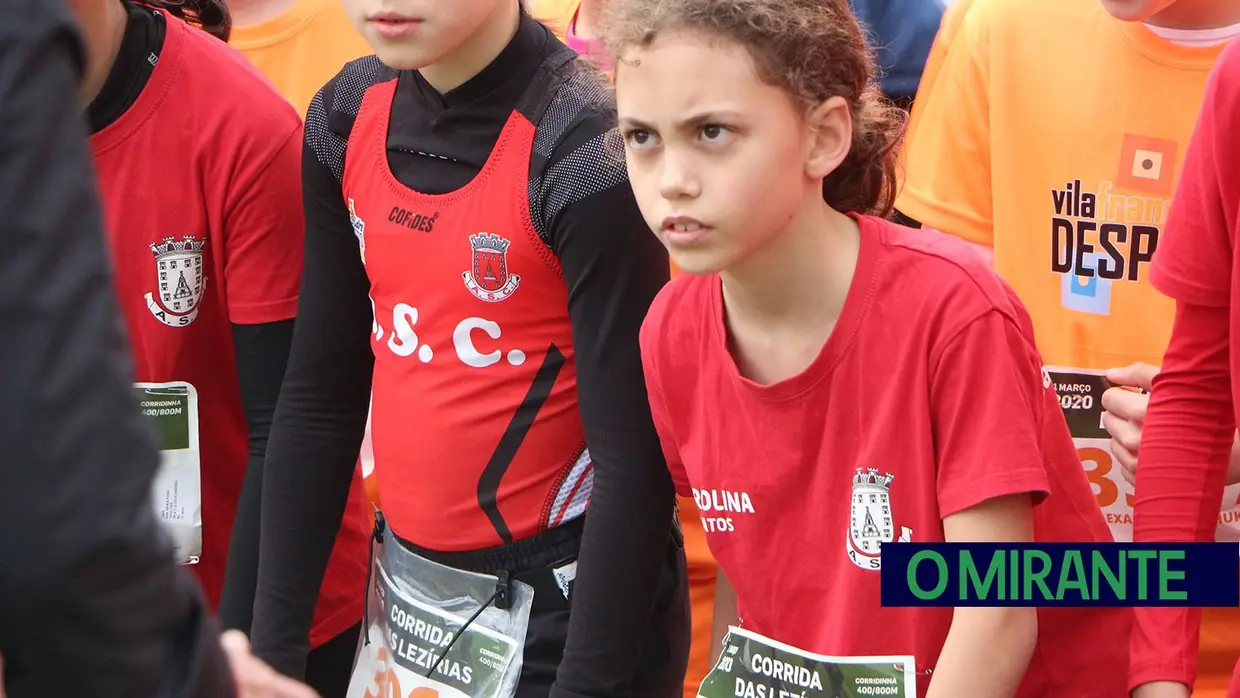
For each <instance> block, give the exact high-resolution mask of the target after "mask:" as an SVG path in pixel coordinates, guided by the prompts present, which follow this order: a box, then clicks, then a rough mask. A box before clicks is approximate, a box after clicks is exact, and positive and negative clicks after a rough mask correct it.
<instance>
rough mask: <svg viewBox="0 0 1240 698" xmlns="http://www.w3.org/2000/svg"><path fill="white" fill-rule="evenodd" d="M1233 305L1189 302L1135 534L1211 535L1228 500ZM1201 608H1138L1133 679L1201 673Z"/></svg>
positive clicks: (1156, 424)
mask: <svg viewBox="0 0 1240 698" xmlns="http://www.w3.org/2000/svg"><path fill="white" fill-rule="evenodd" d="M1228 327H1229V323H1228V310H1227V309H1226V308H1211V307H1205V306H1193V305H1186V304H1184V303H1180V304H1178V306H1177V309H1176V317H1175V324H1174V325H1173V327H1172V330H1171V343H1170V345H1169V346H1168V347H1167V353H1166V356H1165V357H1164V358H1163V367H1162V372H1161V373H1160V374H1158V376H1157V377H1156V378H1155V379H1154V389H1153V390H1152V391H1151V393H1150V405H1149V411H1148V413H1147V414H1146V421H1145V425H1144V427H1143V429H1142V434H1141V452H1140V455H1139V463H1138V466H1139V467H1138V468H1137V484H1136V501H1135V505H1134V506H1135V512H1136V513H1135V514H1134V518H1133V539H1134V540H1135V541H1137V542H1147V541H1151V542H1156V541H1168V542H1173V541H1209V540H1212V539H1213V537H1214V530H1215V522H1216V520H1217V518H1218V512H1219V506H1220V505H1221V503H1222V498H1223V483H1224V480H1225V478H1226V473H1227V461H1228V455H1229V454H1230V452H1231V444H1232V434H1233V432H1234V431H1235V428H1236V425H1235V415H1234V411H1233V407H1232V402H1231V387H1230V386H1231V380H1230V370H1229V365H1228ZM1200 625H1201V609H1182V608H1138V609H1136V615H1135V623H1134V627H1133V633H1132V639H1131V643H1130V647H1131V652H1132V654H1131V663H1130V665H1129V685H1130V686H1131V687H1136V686H1138V685H1140V684H1143V683H1147V682H1149V681H1159V680H1162V681H1179V682H1181V683H1184V684H1187V685H1189V686H1191V685H1192V683H1193V681H1194V680H1195V678H1196V675H1197V642H1198V632H1199V630H1200Z"/></svg>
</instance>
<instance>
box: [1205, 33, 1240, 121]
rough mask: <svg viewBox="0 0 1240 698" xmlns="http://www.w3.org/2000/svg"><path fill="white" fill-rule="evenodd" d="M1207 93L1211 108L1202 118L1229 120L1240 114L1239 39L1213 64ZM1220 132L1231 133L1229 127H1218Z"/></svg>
mask: <svg viewBox="0 0 1240 698" xmlns="http://www.w3.org/2000/svg"><path fill="white" fill-rule="evenodd" d="M1207 94H1208V95H1209V97H1208V98H1209V100H1210V102H1211V105H1210V106H1211V107H1212V108H1211V110H1210V112H1209V113H1205V114H1203V115H1202V118H1211V117H1213V118H1221V119H1226V120H1230V119H1233V118H1235V116H1236V114H1240V41H1233V42H1231V44H1230V45H1228V47H1227V48H1226V49H1224V50H1223V53H1222V55H1220V56H1219V58H1218V61H1217V62H1216V63H1215V64H1214V69H1213V70H1212V71H1211V73H1210V80H1209V86H1208V88H1207ZM1220 132H1221V133H1225V134H1227V135H1231V134H1232V131H1231V129H1220Z"/></svg>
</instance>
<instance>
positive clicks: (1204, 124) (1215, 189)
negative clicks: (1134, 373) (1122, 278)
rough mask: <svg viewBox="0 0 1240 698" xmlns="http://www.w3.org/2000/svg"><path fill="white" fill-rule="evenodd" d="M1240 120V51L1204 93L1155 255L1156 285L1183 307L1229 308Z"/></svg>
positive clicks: (1224, 61)
mask: <svg viewBox="0 0 1240 698" xmlns="http://www.w3.org/2000/svg"><path fill="white" fill-rule="evenodd" d="M1237 118H1240V45H1233V46H1231V47H1229V48H1228V49H1227V51H1226V52H1224V54H1223V56H1222V57H1221V58H1220V59H1219V62H1218V64H1217V65H1216V67H1215V69H1214V71H1213V72H1212V73H1211V75H1210V80H1209V83H1208V85H1207V87H1206V96H1205V100H1204V102H1203V104H1202V108H1201V113H1200V115H1199V116H1198V120H1197V127H1196V129H1195V130H1194V131H1193V138H1192V140H1191V141H1190V142H1189V146H1188V152H1187V153H1186V155H1185V160H1184V173H1183V174H1182V175H1181V177H1180V184H1179V189H1178V190H1177V191H1176V195H1175V200H1174V201H1173V202H1172V204H1171V210H1170V212H1169V213H1168V215H1167V225H1166V229H1165V230H1164V231H1163V234H1162V236H1161V237H1160V239H1159V241H1158V251H1157V252H1156V253H1155V254H1154V261H1153V267H1152V270H1151V272H1150V281H1151V283H1153V284H1154V287H1155V288H1157V289H1158V290H1159V291H1162V292H1163V293H1164V294H1166V295H1168V296H1171V297H1172V298H1175V299H1176V300H1178V301H1183V302H1185V303H1192V304H1195V305H1209V306H1222V305H1227V303H1228V295H1229V292H1230V290H1231V272H1232V269H1231V267H1232V259H1233V252H1232V245H1233V240H1232V231H1233V230H1235V226H1236V225H1237V221H1236V220H1235V217H1236V215H1237V202H1238V201H1240V200H1238V199H1237V197H1238V196H1240V190H1237V189H1236V187H1238V186H1240V161H1238V160H1237V158H1236V157H1235V153H1236V145H1237V144H1236V143H1234V142H1233V141H1232V139H1234V138H1236V137H1237V136H1236V135H1233V134H1235V128H1233V125H1234V124H1235V122H1236V119H1237Z"/></svg>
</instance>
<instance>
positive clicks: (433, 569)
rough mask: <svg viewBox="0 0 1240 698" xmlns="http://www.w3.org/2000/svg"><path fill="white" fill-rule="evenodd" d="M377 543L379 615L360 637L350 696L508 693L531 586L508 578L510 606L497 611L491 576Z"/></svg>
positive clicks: (491, 697)
mask: <svg viewBox="0 0 1240 698" xmlns="http://www.w3.org/2000/svg"><path fill="white" fill-rule="evenodd" d="M383 547H384V548H386V549H387V550H388V553H387V555H384V554H382V553H381V554H377V555H376V556H375V558H376V559H375V562H374V566H373V568H372V574H373V577H374V584H373V586H372V588H371V589H370V590H369V593H370V594H371V596H370V599H371V601H372V605H371V606H370V607H371V608H378V609H379V615H378V617H376V618H373V619H372V620H371V622H370V623H369V627H368V629H367V631H366V633H365V635H364V637H363V641H362V644H361V646H360V649H359V652H358V658H357V662H356V664H355V668H354V671H353V677H352V680H351V682H350V684H349V691H348V698H511V697H512V696H513V695H514V694H515V691H516V686H517V682H518V679H519V678H520V674H521V666H522V653H523V650H524V647H525V633H526V630H527V628H528V625H529V615H530V607H531V603H532V600H533V589H532V588H530V587H529V586H528V585H525V584H522V583H521V582H517V581H513V582H511V590H512V591H511V593H510V597H511V601H512V605H511V608H508V609H502V610H501V609H499V608H496V607H495V606H494V604H493V602H492V599H491V595H492V594H493V593H494V590H495V588H496V587H495V578H494V577H489V576H487V575H479V574H474V573H471V572H462V571H459V570H454V569H452V568H449V567H445V566H443V565H438V564H436V563H433V562H430V561H428V560H424V559H422V558H420V557H418V556H416V555H413V554H412V553H410V552H408V551H405V550H403V549H402V548H401V547H400V546H399V545H394V544H389V545H386V546H383ZM393 549H395V550H393ZM385 557H386V558H387V559H386V560H384V559H383V558H385ZM393 557H396V558H397V559H395V560H393V559H392V558H393ZM389 569H390V570H393V571H395V573H396V577H398V579H393V575H392V574H389ZM479 609H482V611H481V612H480V613H478V611H479ZM475 613H477V617H474V616H475ZM471 618H472V621H471V620H470V619H471Z"/></svg>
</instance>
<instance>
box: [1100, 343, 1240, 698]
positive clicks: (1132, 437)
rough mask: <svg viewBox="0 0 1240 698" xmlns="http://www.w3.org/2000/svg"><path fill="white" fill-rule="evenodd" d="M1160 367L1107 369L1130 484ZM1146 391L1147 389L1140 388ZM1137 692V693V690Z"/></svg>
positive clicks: (1234, 449) (1114, 426)
mask: <svg viewBox="0 0 1240 698" xmlns="http://www.w3.org/2000/svg"><path fill="white" fill-rule="evenodd" d="M1158 371H1159V368H1158V367H1157V366H1150V365H1149V364H1143V363H1135V364H1131V365H1129V366H1125V367H1123V368H1113V369H1111V370H1109V371H1107V380H1109V381H1111V382H1112V383H1114V384H1115V385H1117V386H1122V387H1116V388H1111V389H1110V390H1107V391H1106V392H1105V393H1103V394H1102V409H1104V410H1106V411H1105V412H1104V413H1103V414H1102V426H1104V427H1106V430H1107V432H1109V433H1110V434H1111V453H1112V454H1113V455H1114V456H1115V460H1116V461H1117V462H1118V463H1119V466H1120V473H1121V474H1122V475H1123V476H1124V480H1125V481H1127V482H1128V484H1130V485H1135V484H1136V481H1137V452H1138V451H1139V450H1140V448H1141V428H1142V426H1143V425H1144V424H1145V410H1146V409H1147V408H1148V407H1149V404H1150V396H1149V391H1150V389H1151V388H1152V387H1153V383H1154V376H1157V375H1158ZM1141 391H1145V392H1141ZM1236 483H1240V434H1237V435H1236V438H1235V439H1234V440H1233V441H1232V445H1231V458H1230V460H1229V461H1228V464H1227V484H1228V485H1234V484H1236ZM1134 695H1135V694H1134Z"/></svg>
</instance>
